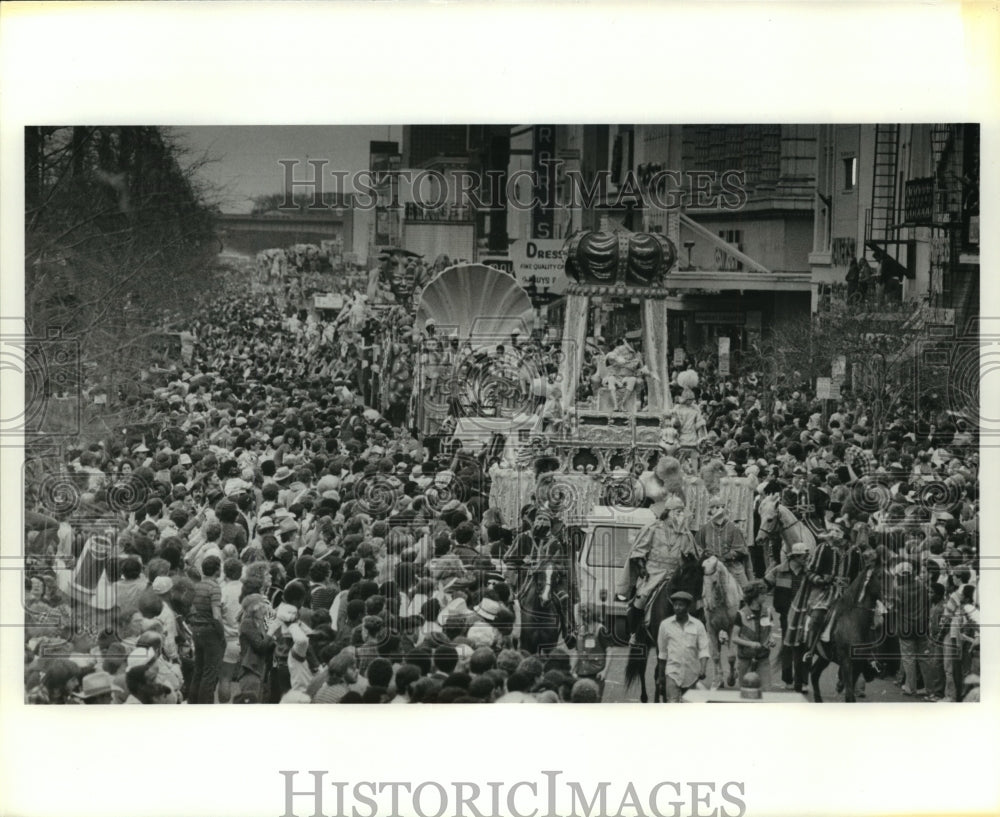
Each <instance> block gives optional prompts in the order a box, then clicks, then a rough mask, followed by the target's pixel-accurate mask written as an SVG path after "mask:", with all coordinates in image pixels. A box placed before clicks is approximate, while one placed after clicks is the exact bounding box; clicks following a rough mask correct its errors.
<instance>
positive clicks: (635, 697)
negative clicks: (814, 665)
mask: <svg viewBox="0 0 1000 817" xmlns="http://www.w3.org/2000/svg"><path fill="white" fill-rule="evenodd" d="M651 649H652V648H651ZM726 649H727V650H728V647H727V648H726ZM779 650H780V643H778V644H776V646H775V648H774V649H773V650H772V652H771V658H770V661H771V682H772V686H771V687H770V689H772V690H782V689H783V686H782V685H781V667H780V664H779V663H778V652H779ZM726 655H728V652H725V653H723V660H722V670H723V674H724V675H725V674H728V672H729V665H728V663H727V662H726ZM627 660H628V648H627V647H612V648H611V649H610V650H608V674H607V679H606V681H605V686H604V698H603V701H604V703H638V702H639V694H640V690H639V683H638V681H637V682H636V683H635V685H634V686H633V687H632V688H631V689H628V690H626V688H625V663H626V661H627ZM655 666H656V659H655V649H654V656H651V657H650V658H649V659H648V662H647V665H646V691H647V693H648V694H649V700H650V701H652V700H653V694H654V686H653V670H654V668H655ZM714 676H715V671H714V667H713V665H712V662H711V661H709V662H708V678H706V679H705V684H706V685H711V684H712V682H713V680H714ZM723 680H725V679H723ZM775 684H777V686H775ZM836 684H837V665H836V664H831V665H830V666H829V667H827V668H826V669H825V670H824V671H823V675H822V676H821V677H820V691H821V693H822V695H823V700H824V701H825V702H830V703H833V702H843V700H844V696H843V693H838V692H837V690H836ZM735 688H737V689H738V688H739V681H738V680H737V683H736V686H735ZM861 688H864V689H865V697H864V698H861V699H859V701H858V702H859V703H867V702H878V703H888V702H896V703H905V702H910V703H912V702H913V701H921V699H920V698H913V697H907V696H906V695H904V694H903V692H902V689H901V688H900V687H898V686H897V685H896V683H895V682H894V681H893V680H892V679H891V678H887V679H876V680H874V681H872V682H871V683H870V684H864V681H863V679H862V680H861V681H859V689H861ZM766 691H767V690H766V689H765V692H766ZM809 700H810V701H811V700H812V691H811V689H810V691H809ZM921 702H922V701H921Z"/></svg>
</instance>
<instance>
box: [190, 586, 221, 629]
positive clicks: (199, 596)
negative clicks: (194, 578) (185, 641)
mask: <svg viewBox="0 0 1000 817" xmlns="http://www.w3.org/2000/svg"><path fill="white" fill-rule="evenodd" d="M215 606H218V607H219V608H220V609H221V608H222V588H221V587H219V583H218V582H217V581H216V580H215V579H202V580H201V581H200V582H198V584H196V585H195V586H194V597H193V598H192V599H191V613H190V614H189V615H188V618H187V622H188V624H189V625H190V626H191V627H203V626H206V625H209V624H212V623H213V622H214V621H215V616H214V615H212V608H213V607H215Z"/></svg>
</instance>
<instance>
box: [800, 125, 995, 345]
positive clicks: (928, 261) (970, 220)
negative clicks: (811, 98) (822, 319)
mask: <svg viewBox="0 0 1000 817" xmlns="http://www.w3.org/2000/svg"><path fill="white" fill-rule="evenodd" d="M818 144H819V157H820V162H819V170H818V173H817V177H816V189H815V197H816V220H815V225H814V231H813V248H812V252H811V253H810V254H809V263H810V266H811V270H812V280H813V298H812V302H813V308H814V309H818V308H821V306H822V301H823V299H824V298H826V297H843V294H844V293H843V289H844V286H845V278H846V275H847V270H848V266H849V264H850V261H851V259H852V258H858V259H860V258H866V259H867V260H868V261H869V263H870V264H872V266H876V265H877V259H878V258H879V257H882V256H883V254H884V255H885V256H886V257H888V259H889V261H890V263H893V264H897V265H898V266H899V268H900V271H901V273H902V274H903V275H904V277H903V293H902V297H903V300H905V301H913V302H914V303H915V304H923V305H926V306H928V307H932V308H935V309H937V310H943V311H942V312H939V313H938V317H943V318H944V319H946V321H948V322H953V324H954V326H955V327H956V328H957V329H958V331H960V332H964V331H965V330H966V328H967V326H968V324H969V321H970V319H972V318H974V317H976V316H977V315H978V312H979V160H980V153H979V126H978V125H976V124H909V125H907V124H888V125H886V124H874V125H872V124H869V125H824V126H821V127H820V128H819V143H818Z"/></svg>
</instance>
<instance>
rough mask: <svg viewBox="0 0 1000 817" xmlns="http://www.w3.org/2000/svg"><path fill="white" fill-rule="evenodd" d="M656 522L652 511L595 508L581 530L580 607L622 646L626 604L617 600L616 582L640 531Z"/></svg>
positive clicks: (625, 638) (624, 635) (602, 506)
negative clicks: (584, 607)
mask: <svg viewBox="0 0 1000 817" xmlns="http://www.w3.org/2000/svg"><path fill="white" fill-rule="evenodd" d="M655 521H656V516H655V514H654V513H653V512H652V511H651V510H650V509H649V508H616V507H610V506H604V505H598V506H596V507H594V508H593V509H592V510H591V512H590V513H589V514H588V515H587V517H586V520H585V521H584V524H583V525H582V526H581V527H582V534H583V545H582V547H581V548H580V561H579V570H578V581H579V588H580V605H581V607H582V606H584V605H586V606H588V607H590V609H591V610H593V611H594V612H595V614H596V615H597V617H598V618H600V619H602V620H603V621H605V623H606V625H607V627H608V629H609V630H610V631H611V632H612V633H613V635H614V637H615V639H616V640H617V641H618V642H619V643H625V641H627V639H628V635H627V633H626V628H625V611H626V609H627V606H628V605H627V604H626V603H625V602H620V601H616V600H615V582H616V580H617V578H618V572H619V570H620V569H621V568H622V566H623V565H624V564H625V560H626V558H627V557H628V552H629V550H630V549H631V547H632V543H633V542H634V541H635V537H636V536H637V535H638V533H639V531H640V530H642V529H643V528H645V527H646V526H647V525H649V524H651V523H653V522H655Z"/></svg>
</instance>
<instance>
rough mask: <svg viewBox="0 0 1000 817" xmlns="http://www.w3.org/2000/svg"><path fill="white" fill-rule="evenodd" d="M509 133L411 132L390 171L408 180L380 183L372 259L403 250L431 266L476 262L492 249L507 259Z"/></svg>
mask: <svg viewBox="0 0 1000 817" xmlns="http://www.w3.org/2000/svg"><path fill="white" fill-rule="evenodd" d="M509 131H510V127H509V126H507V125H404V126H403V139H402V144H401V145H400V146H399V155H398V161H397V162H395V163H393V165H392V168H391V169H392V170H398V171H401V172H402V173H403V174H404V177H403V178H396V179H395V180H394V179H393V174H392V173H391V172H383V173H382V175H381V176H379V179H380V183H379V184H378V203H377V206H376V208H375V215H374V220H373V222H372V224H371V227H370V237H371V238H370V244H371V248H372V251H373V252H374V251H377V249H379V248H380V247H383V246H396V245H398V246H402V247H405V248H406V249H407V250H410V251H412V252H416V253H419V254H420V255H422V256H424V257H425V258H426V259H428V260H430V261H433V260H434V259H435V258H437V257H438V256H441V255H446V256H448V257H449V258H450V259H452V260H456V259H462V260H465V261H476V260H478V259H479V257H480V255H481V254H482V253H484V252H488V251H489V250H490V249H491V248H494V247H495V248H497V250H498V251H501V250H503V251H505V250H506V246H507V237H506V233H507V224H506V221H507V219H506V211H505V208H504V201H503V188H504V184H505V182H504V176H505V175H506V172H507V161H508V142H509ZM374 145H375V143H373V146H374ZM373 149H374V147H373ZM374 155H375V154H374V152H373V156H374ZM372 170H373V172H374V171H375V170H376V168H375V167H374V166H373V168H372ZM488 171H492V172H493V176H492V178H491V177H490V175H489V173H488ZM498 202H499V203H498Z"/></svg>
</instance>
